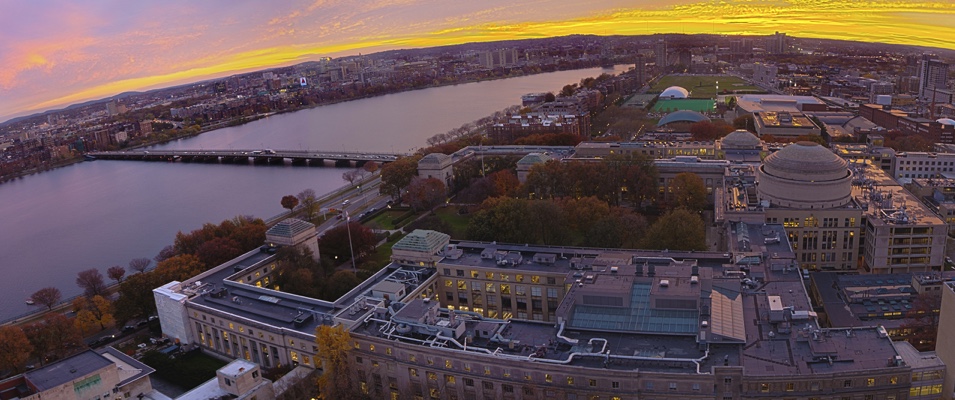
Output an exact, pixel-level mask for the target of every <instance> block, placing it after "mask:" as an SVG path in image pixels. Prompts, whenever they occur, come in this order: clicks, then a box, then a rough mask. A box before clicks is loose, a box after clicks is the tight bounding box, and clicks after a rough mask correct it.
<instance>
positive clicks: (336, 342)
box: [315, 324, 359, 400]
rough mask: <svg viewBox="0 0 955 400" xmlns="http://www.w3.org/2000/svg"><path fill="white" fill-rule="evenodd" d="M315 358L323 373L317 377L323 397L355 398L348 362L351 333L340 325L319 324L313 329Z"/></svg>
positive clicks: (348, 399)
mask: <svg viewBox="0 0 955 400" xmlns="http://www.w3.org/2000/svg"><path fill="white" fill-rule="evenodd" d="M315 344H316V345H317V346H318V354H317V355H316V358H318V360H319V361H320V362H321V366H322V370H323V373H322V375H321V376H320V377H319V378H318V390H319V392H320V393H322V397H323V398H325V399H344V400H351V399H357V398H359V396H358V395H357V393H356V391H355V388H354V387H353V385H352V377H351V371H350V370H349V363H348V350H349V349H350V348H351V347H350V346H351V335H350V334H349V333H348V331H347V330H345V328H344V327H343V326H342V325H340V324H339V325H337V326H335V327H331V326H328V325H320V326H319V327H318V328H317V329H316V330H315Z"/></svg>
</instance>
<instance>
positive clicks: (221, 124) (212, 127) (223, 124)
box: [0, 65, 599, 185]
mask: <svg viewBox="0 0 955 400" xmlns="http://www.w3.org/2000/svg"><path fill="white" fill-rule="evenodd" d="M598 66H599V65H589V66H581V67H579V68H570V69H560V68H557V69H554V70H553V71H542V70H538V71H536V72H533V73H521V74H517V75H514V74H510V75H505V76H493V77H482V78H478V79H468V80H465V81H454V82H437V83H435V82H434V81H432V82H431V83H429V84H427V85H423V86H416V87H409V88H401V89H397V90H394V91H389V92H383V93H375V94H366V95H358V96H356V97H351V98H347V99H335V100H329V101H324V102H321V103H316V104H310V105H306V106H302V107H298V108H294V109H288V110H280V111H270V112H267V113H262V114H256V115H253V116H248V117H239V118H235V119H231V120H228V121H218V122H216V123H212V124H209V125H207V126H205V127H203V126H200V127H199V130H198V131H196V132H188V133H185V134H178V135H173V136H171V137H164V138H161V139H153V140H149V141H147V142H144V143H139V144H136V145H132V146H128V147H123V148H121V149H119V150H134V149H139V148H143V147H149V146H157V145H162V144H166V143H169V142H172V141H176V140H180V139H187V138H191V137H196V136H199V135H201V134H203V133H207V132H212V131H216V130H219V129H222V128H228V127H235V126H241V125H245V124H248V123H251V122H254V121H258V120H260V119H263V118H267V117H270V116H273V115H280V114H286V113H294V112H298V111H304V110H310V109H314V108H318V107H323V106H329V105H334V104H340V103H346V102H350V101H356V100H363V99H370V98H375V97H381V96H385V95H390V94H398V93H404V92H411V91H417V90H424V89H432V88H439V87H446V86H457V85H466V84H469V83H480V82H490V81H497V80H502V79H511V78H520V77H526V76H534V75H540V74H548V73H554V72H562V71H576V70H581V69H589V68H595V67H598ZM571 83H573V82H571ZM556 89H557V88H555V89H553V90H556ZM438 133H443V132H434V133H433V134H438ZM83 161H86V159H85V158H84V156H83V155H77V156H75V157H71V158H69V159H65V160H59V161H56V162H53V163H49V164H43V165H41V166H38V167H35V168H31V169H28V170H24V171H20V172H16V173H12V174H9V175H5V176H0V185H2V184H3V183H6V182H10V181H13V180H17V179H22V178H25V177H27V176H30V175H34V174H40V173H43V172H47V171H52V170H55V169H58V168H62V167H67V166H70V165H74V164H78V163H81V162H83Z"/></svg>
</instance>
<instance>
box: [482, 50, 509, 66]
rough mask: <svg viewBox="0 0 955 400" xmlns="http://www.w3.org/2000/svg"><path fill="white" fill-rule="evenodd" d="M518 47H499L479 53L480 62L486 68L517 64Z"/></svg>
mask: <svg viewBox="0 0 955 400" xmlns="http://www.w3.org/2000/svg"><path fill="white" fill-rule="evenodd" d="M517 61H518V58H517V49H498V50H491V51H484V52H481V53H478V63H480V64H481V65H483V66H484V67H485V68H497V67H507V66H511V65H514V64H516V63H517Z"/></svg>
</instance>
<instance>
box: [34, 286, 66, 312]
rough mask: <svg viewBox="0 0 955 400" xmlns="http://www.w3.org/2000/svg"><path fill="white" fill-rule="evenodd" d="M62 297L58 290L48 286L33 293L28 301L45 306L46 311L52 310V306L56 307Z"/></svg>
mask: <svg viewBox="0 0 955 400" xmlns="http://www.w3.org/2000/svg"><path fill="white" fill-rule="evenodd" d="M62 297H63V296H62V293H60V289H57V288H55V287H52V286H50V287H45V288H43V289H40V290H37V291H36V292H33V294H32V295H30V300H33V302H34V303H37V304H40V305H43V306H46V309H47V310H52V309H53V306H55V305H57V304H58V303H59V302H60V299H61V298H62Z"/></svg>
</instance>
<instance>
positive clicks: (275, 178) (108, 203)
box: [0, 65, 627, 321]
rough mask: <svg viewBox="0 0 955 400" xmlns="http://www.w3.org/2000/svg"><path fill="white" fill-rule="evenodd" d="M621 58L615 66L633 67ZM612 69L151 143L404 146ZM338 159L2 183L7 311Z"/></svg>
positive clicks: (318, 112) (435, 93)
mask: <svg viewBox="0 0 955 400" xmlns="http://www.w3.org/2000/svg"><path fill="white" fill-rule="evenodd" d="M626 67H627V66H626V65H619V66H617V67H616V68H614V70H613V71H612V72H613V73H619V72H621V71H624V70H625V69H626ZM604 72H608V73H609V72H611V71H610V70H609V69H602V68H591V69H583V70H574V71H560V72H553V73H547V74H539V75H532V76H525V77H518V78H510V79H503V80H496V81H486V82H477V83H468V84H461V85H454V86H444V87H438V88H430V89H423V90H415V91H409V92H402V93H396V94H390V95H385V96H380V97H375V98H369V99H362V100H356V101H350V102H344V103H338V104H333V105H328V106H322V107H317V108H313V109H308V110H302V111H298V112H294V113H287V114H281V115H275V116H271V117H269V118H265V119H261V120H258V121H255V122H252V123H249V124H245V125H242V126H236V127H229V128H224V129H219V130H215V131H211V132H207V133H203V134H202V135H200V136H197V137H194V138H189V139H183V140H178V141H175V142H171V143H167V144H164V145H160V146H155V147H154V148H162V149H265V148H268V149H276V150H279V149H282V150H299V149H309V150H328V151H337V150H343V151H369V152H396V153H407V152H410V151H412V150H413V149H415V148H418V147H423V146H425V145H426V144H425V140H426V139H427V138H429V137H431V136H433V135H435V134H437V133H442V132H447V131H448V130H450V129H453V128H457V127H459V126H461V125H463V124H465V123H468V122H471V121H474V120H477V119H480V118H483V117H485V116H487V115H490V114H492V113H494V112H496V111H499V110H501V109H504V108H506V107H508V106H510V105H513V104H519V103H520V96H521V95H523V94H526V93H530V92H541V91H558V90H560V88H561V87H563V86H564V85H566V84H569V83H576V82H579V81H580V80H581V79H582V78H586V77H592V76H597V75H599V74H601V73H604ZM344 171H345V170H343V169H338V168H330V167H328V168H307V167H293V166H260V165H257V166H251V165H249V166H244V165H228V164H226V165H220V164H187V163H155V162H136V161H106V160H97V161H93V162H84V163H80V164H75V165H72V166H69V167H65V168H60V169H56V170H53V171H48V172H44V173H41V174H36V175H31V176H27V177H25V178H23V179H18V180H14V181H10V182H7V183H3V184H0V270H2V272H3V276H4V279H3V280H2V281H0V321H3V320H6V319H9V318H12V317H15V316H18V315H21V314H23V313H26V312H29V311H31V310H34V309H36V306H28V305H26V304H25V303H24V299H25V298H27V297H29V295H30V294H31V293H33V292H34V291H36V290H37V289H40V288H43V287H47V286H54V287H57V288H59V289H60V291H62V292H63V296H64V298H67V297H71V296H74V295H77V294H80V293H81V290H80V289H79V287H77V286H76V283H75V279H76V273H77V272H79V271H82V270H85V269H89V268H97V269H99V270H100V271H101V272H102V273H103V275H104V276H105V274H106V268H108V267H110V266H113V265H122V266H126V264H127V263H128V262H129V260H131V259H133V258H138V257H146V258H150V259H151V258H152V257H154V256H155V255H156V254H157V253H158V252H159V250H160V249H162V248H163V247H165V246H166V245H169V244H171V243H172V241H173V239H174V238H175V235H176V232H178V231H190V230H193V229H196V228H198V227H200V226H201V225H202V224H203V223H206V222H214V223H219V222H221V221H222V220H225V219H228V218H232V217H234V216H236V215H253V216H256V217H261V218H268V217H271V216H273V215H277V214H279V213H281V212H282V211H283V209H282V207H281V205H280V204H279V200H280V199H281V197H282V196H284V195H287V194H296V193H298V192H300V191H301V190H303V189H306V188H311V189H314V190H315V191H316V192H317V193H327V192H330V191H332V190H334V189H336V188H339V187H341V186H343V185H344V183H345V181H343V180H342V173H343V172H344Z"/></svg>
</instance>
